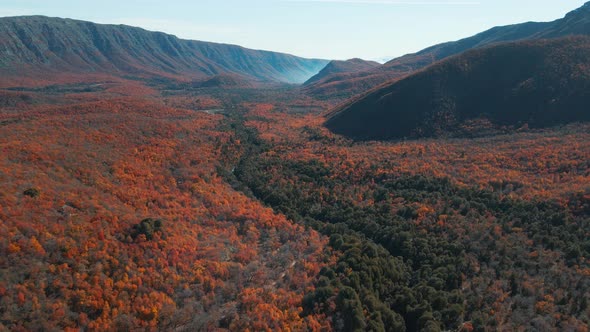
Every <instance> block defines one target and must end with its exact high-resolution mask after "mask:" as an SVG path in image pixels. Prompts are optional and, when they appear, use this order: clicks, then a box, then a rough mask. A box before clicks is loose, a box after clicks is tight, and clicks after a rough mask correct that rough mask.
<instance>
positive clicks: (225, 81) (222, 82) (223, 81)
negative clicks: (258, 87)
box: [192, 74, 255, 88]
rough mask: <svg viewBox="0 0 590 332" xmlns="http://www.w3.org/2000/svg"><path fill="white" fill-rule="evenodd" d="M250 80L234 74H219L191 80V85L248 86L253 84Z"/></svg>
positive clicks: (208, 86)
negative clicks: (194, 80) (204, 78)
mask: <svg viewBox="0 0 590 332" xmlns="http://www.w3.org/2000/svg"><path fill="white" fill-rule="evenodd" d="M254 83H255V82H253V81H252V80H249V79H248V78H246V77H243V76H240V75H235V74H233V75H232V74H219V75H216V76H213V77H211V78H208V79H206V80H204V81H200V82H193V83H192V86H193V87H198V88H248V87H252V86H254Z"/></svg>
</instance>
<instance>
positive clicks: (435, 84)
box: [326, 36, 590, 140]
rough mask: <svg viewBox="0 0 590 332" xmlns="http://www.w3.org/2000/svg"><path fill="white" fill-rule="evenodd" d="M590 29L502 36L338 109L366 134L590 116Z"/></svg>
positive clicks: (345, 128) (465, 129)
mask: <svg viewBox="0 0 590 332" xmlns="http://www.w3.org/2000/svg"><path fill="white" fill-rule="evenodd" d="M588 91H590V37H587V36H576V37H564V38H559V39H542V40H532V41H530V40H529V41H519V42H511V43H502V44H495V45H491V46H488V47H484V48H478V49H473V50H470V51H467V52H465V53H462V54H460V55H456V56H452V57H449V58H448V59H445V60H442V61H440V62H438V63H436V64H434V65H432V66H430V67H427V68H425V69H422V70H420V71H418V72H416V73H415V74H413V75H410V76H408V77H406V78H404V79H401V80H399V81H396V82H393V83H391V84H388V85H384V86H383V87H381V88H379V89H376V90H373V91H372V92H371V93H369V94H367V95H366V96H365V97H363V98H359V99H357V100H355V101H353V102H351V103H349V104H345V105H344V106H342V107H341V108H339V109H337V110H335V111H333V112H332V114H331V115H329V118H328V120H327V122H326V126H327V127H328V128H329V129H331V130H332V131H333V132H335V133H338V134H342V135H345V136H348V137H350V138H353V139H358V140H373V139H376V140H388V139H400V138H404V137H413V138H418V137H440V136H447V135H450V136H465V135H468V136H469V135H474V134H475V135H480V134H482V133H485V132H489V131H497V130H501V129H502V128H508V129H510V128H512V129H517V128H519V127H522V126H525V127H531V128H544V127H550V126H554V125H558V124H565V123H569V122H576V121H590V112H588V111H587V109H586V107H585V105H587V104H588V103H590V92H588Z"/></svg>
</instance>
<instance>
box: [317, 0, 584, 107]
mask: <svg viewBox="0 0 590 332" xmlns="http://www.w3.org/2000/svg"><path fill="white" fill-rule="evenodd" d="M589 34H590V2H588V3H586V4H585V5H584V6H582V7H580V8H578V9H576V10H574V11H572V12H570V13H568V14H567V15H566V16H565V17H564V18H562V19H558V20H555V21H553V22H543V23H539V22H527V23H522V24H515V25H509V26H502V27H495V28H492V29H490V30H487V31H484V32H482V33H479V34H477V35H475V36H472V37H468V38H465V39H461V40H459V41H454V42H448V43H443V44H439V45H435V46H432V47H429V48H427V49H424V50H422V51H420V52H418V53H414V54H408V55H404V56H402V57H400V58H397V59H393V60H391V61H389V62H387V63H386V64H384V65H383V66H380V67H378V68H375V69H372V70H369V71H364V72H358V73H352V74H347V75H341V74H335V75H331V77H328V78H326V79H325V80H324V81H323V82H321V83H320V84H316V85H314V86H313V87H310V88H308V89H307V91H308V93H310V94H311V95H314V96H322V97H352V96H354V95H356V94H360V93H363V92H365V91H368V90H369V88H373V87H376V86H378V85H380V84H383V83H385V82H388V81H390V80H394V79H399V78H401V77H404V76H407V75H408V74H411V73H413V72H415V71H416V70H419V69H421V68H424V67H426V66H429V65H431V64H433V63H435V62H436V61H439V60H441V59H445V58H447V57H449V56H452V55H456V54H460V53H462V52H465V51H467V50H470V49H474V48H480V47H485V46H489V45H491V44H494V43H501V42H510V41H519V40H537V39H544V38H558V37H565V36H569V35H589ZM367 87H369V88H367Z"/></svg>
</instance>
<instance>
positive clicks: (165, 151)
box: [0, 4, 590, 332]
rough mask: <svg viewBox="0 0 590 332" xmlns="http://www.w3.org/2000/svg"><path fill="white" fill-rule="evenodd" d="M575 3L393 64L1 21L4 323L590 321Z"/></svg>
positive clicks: (35, 20)
mask: <svg viewBox="0 0 590 332" xmlns="http://www.w3.org/2000/svg"><path fill="white" fill-rule="evenodd" d="M588 8H589V7H588V4H586V5H584V6H583V7H582V8H580V9H578V10H575V11H572V12H571V13H570V14H568V15H567V16H566V17H565V18H563V19H559V20H556V21H554V22H550V23H534V24H533V23H527V24H524V25H515V26H510V27H502V28H494V29H492V30H489V31H486V32H484V33H482V34H479V35H477V37H473V38H472V39H467V40H463V41H459V42H456V43H446V44H441V45H436V46H433V48H429V49H427V50H429V51H428V52H426V53H428V54H426V55H425V56H424V57H421V54H422V55H424V54H423V53H418V54H417V55H413V56H405V57H401V58H398V59H394V60H392V61H391V62H390V63H388V64H385V65H379V64H377V63H375V62H371V61H364V60H361V59H351V60H347V61H337V60H333V61H328V60H318V59H306V58H301V57H296V56H291V55H288V54H283V53H275V52H268V51H257V50H251V49H246V48H242V47H239V46H233V45H226V44H216V43H208V42H199V41H189V40H183V39H179V38H176V37H175V36H172V35H167V34H163V33H158V32H150V31H146V30H143V29H139V28H133V27H129V26H118V25H100V24H94V23H91V22H84V21H78V20H69V19H57V18H48V17H42V16H22V17H16V18H0V26H1V27H4V29H3V31H4V35H3V36H2V38H1V39H0V55H1V56H2V60H0V75H1V76H0V152H1V153H0V202H2V203H1V204H0V331H5V330H6V331H346V332H348V331H355V332H356V331H396V332H397V331H402V332H403V331H407V332H410V331H459V332H471V331H477V332H485V331H580V332H584V331H588V329H589V327H590V305H589V303H588V299H590V260H589V257H590V122H589V120H590V117H589V116H590V113H589V111H588V105H590V94H588V91H590V90H588V87H590V74H589V71H588V68H590V48H589V45H590V42H589V39H588V37H587V36H584V35H587V34H588V33H590V30H588V28H589V26H588V25H587V22H590V20H587V16H588V13H590V12H589V11H588ZM569 32H573V33H574V34H575V36H571V35H570V34H569ZM429 52H430V53H429ZM432 55H436V56H432ZM426 58H428V59H429V60H428V61H422V60H424V59H426ZM392 68H394V69H392ZM400 68H401V69H400ZM384 77H386V79H384Z"/></svg>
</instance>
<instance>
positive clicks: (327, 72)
mask: <svg viewBox="0 0 590 332" xmlns="http://www.w3.org/2000/svg"><path fill="white" fill-rule="evenodd" d="M380 65H381V64H379V63H378V62H374V61H365V60H363V59H350V60H346V61H339V60H334V61H331V62H330V63H328V65H327V66H326V67H324V69H322V70H321V71H320V72H319V73H317V74H316V75H315V76H313V77H312V78H310V79H309V80H307V82H305V83H304V85H306V86H309V85H313V84H316V83H321V82H323V80H324V79H325V78H326V77H329V76H331V75H334V74H346V73H356V72H359V71H365V70H369V69H372V68H376V67H379V66H380Z"/></svg>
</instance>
